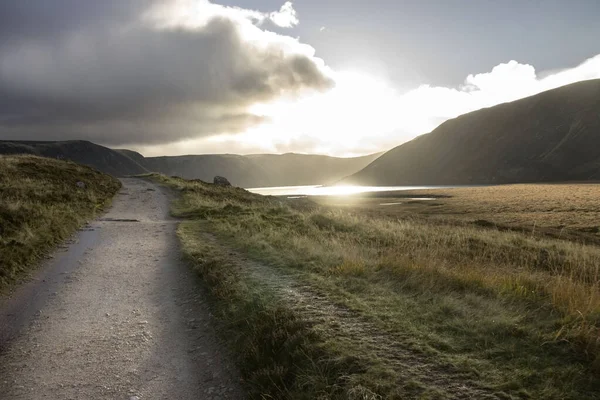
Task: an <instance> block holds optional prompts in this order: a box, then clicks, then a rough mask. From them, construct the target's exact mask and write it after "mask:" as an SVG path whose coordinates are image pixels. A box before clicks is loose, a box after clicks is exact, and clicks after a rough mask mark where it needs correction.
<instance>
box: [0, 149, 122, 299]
mask: <svg viewBox="0 0 600 400" xmlns="http://www.w3.org/2000/svg"><path fill="white" fill-rule="evenodd" d="M78 182H82V183H83V184H84V185H85V186H84V187H79V186H78ZM119 188H120V183H119V181H118V180H116V179H115V178H112V177H110V176H108V175H105V174H102V173H99V172H97V171H95V170H93V169H91V168H89V167H84V166H81V165H78V164H74V163H71V162H65V161H59V160H54V159H49V158H41V157H35V156H0V289H3V288H6V287H7V286H8V285H9V284H11V283H14V282H15V281H17V280H18V279H19V278H20V277H22V276H23V275H24V274H26V273H27V272H28V270H30V269H31V268H32V267H33V266H35V264H36V262H37V261H38V260H39V259H40V258H41V257H42V256H43V255H45V254H47V253H48V251H50V250H51V249H52V248H53V247H54V246H56V245H57V244H58V243H59V242H60V241H62V240H64V239H66V238H67V237H68V236H69V235H71V234H72V233H73V232H74V231H75V230H76V229H77V228H78V227H80V226H81V225H82V224H83V223H85V222H86V221H87V220H89V219H90V218H93V217H94V215H96V213H97V212H98V211H100V210H101V209H102V208H103V207H104V206H106V205H107V204H108V203H109V202H110V200H111V198H112V197H113V195H114V194H115V193H116V192H117V191H118V190H119Z"/></svg>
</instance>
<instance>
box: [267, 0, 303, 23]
mask: <svg viewBox="0 0 600 400" xmlns="http://www.w3.org/2000/svg"><path fill="white" fill-rule="evenodd" d="M269 19H270V20H271V22H273V23H274V24H275V25H277V26H279V27H281V28H292V27H294V26H296V25H298V24H299V23H300V21H299V20H298V17H297V15H296V10H294V5H293V3H292V2H291V1H287V2H285V3H284V4H283V5H282V6H281V9H280V10H279V11H274V12H272V13H271V14H269Z"/></svg>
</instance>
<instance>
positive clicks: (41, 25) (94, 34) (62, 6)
mask: <svg viewBox="0 0 600 400" xmlns="http://www.w3.org/2000/svg"><path fill="white" fill-rule="evenodd" d="M5 3H6V2H3V3H1V4H0V15H2V17H0V22H8V21H13V22H14V23H10V24H9V25H8V28H7V26H6V25H2V24H1V23H0V32H1V33H2V34H3V35H0V139H43V140H58V139H88V140H93V141H96V142H100V143H103V144H107V145H129V144H164V143H171V142H177V141H181V140H184V139H194V138H199V137H203V136H210V135H217V134H221V133H227V134H235V133H238V132H243V131H245V130H247V129H249V128H251V127H254V126H257V125H259V124H261V123H264V122H265V120H266V117H265V116H263V115H257V114H255V113H252V112H251V110H250V108H251V107H252V106H253V105H255V104H256V103H266V102H272V101H274V100H276V99H278V98H279V97H281V96H285V97H287V98H295V97H298V96H302V95H303V94H305V93H314V92H323V91H327V90H329V89H330V88H331V87H332V86H333V84H334V82H333V81H332V79H331V77H330V71H329V69H328V68H327V67H325V65H324V62H323V61H322V60H320V59H318V58H316V57H315V56H314V54H315V50H314V49H313V48H312V47H310V46H308V45H306V44H302V43H300V42H299V41H298V40H297V39H294V38H291V37H287V36H283V35H278V34H276V33H273V32H268V31H266V30H263V29H261V28H260V26H259V24H260V23H261V22H262V19H261V18H262V17H261V15H264V13H263V14H261V13H258V12H255V11H252V10H244V9H240V8H233V7H224V6H220V5H217V4H214V3H210V2H209V1H207V0H172V1H167V2H164V1H150V0H119V1H114V0H107V1H105V2H81V1H79V0H55V1H53V2H52V4H53V6H54V7H49V6H48V2H46V0H34V1H32V2H14V4H5ZM9 3H10V2H9ZM277 14H278V17H277V18H281V19H279V22H282V21H284V20H285V18H284V17H285V16H286V15H287V18H288V22H290V23H294V22H293V21H297V19H295V18H296V17H295V11H294V10H293V8H292V5H291V3H289V4H288V3H286V4H284V6H283V7H282V9H281V11H280V12H279V13H277ZM279 14H282V15H279ZM74 17H76V18H74ZM292 17H293V18H292ZM295 23H297V22H295Z"/></svg>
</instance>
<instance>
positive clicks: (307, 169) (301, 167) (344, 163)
mask: <svg viewBox="0 0 600 400" xmlns="http://www.w3.org/2000/svg"><path fill="white" fill-rule="evenodd" d="M377 156H378V154H373V155H370V156H364V157H356V158H336V157H328V156H321V155H305V154H293V153H289V154H281V155H277V154H257V155H248V156H240V155H234V154H223V155H221V154H219V155H197V156H179V157H149V158H146V159H145V160H146V164H145V166H146V167H147V168H148V169H150V170H151V171H155V172H161V173H164V174H165V175H177V176H180V177H182V178H186V179H202V180H204V181H210V182H212V179H213V177H214V176H215V175H222V176H225V177H227V179H229V181H230V182H231V183H232V184H233V185H235V186H241V187H270V186H297V185H316V184H327V183H333V182H335V181H337V180H339V179H341V178H343V177H344V176H348V175H349V174H352V173H354V172H356V171H360V170H361V169H362V168H364V167H365V166H367V165H368V164H369V163H370V162H372V161H373V160H374V159H375V158H377Z"/></svg>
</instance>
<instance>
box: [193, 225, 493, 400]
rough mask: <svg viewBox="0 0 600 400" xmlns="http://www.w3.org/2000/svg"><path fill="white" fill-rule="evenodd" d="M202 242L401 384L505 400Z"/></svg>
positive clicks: (322, 298)
mask: <svg viewBox="0 0 600 400" xmlns="http://www.w3.org/2000/svg"><path fill="white" fill-rule="evenodd" d="M203 236H204V239H205V241H206V242H208V243H210V244H211V245H213V246H216V247H217V248H221V249H222V250H223V254H226V255H228V261H230V262H232V263H233V264H234V265H238V266H239V267H240V271H242V273H244V274H247V276H248V277H249V278H250V279H251V280H252V281H254V282H256V283H257V284H259V285H265V286H267V287H268V288H269V290H270V291H272V292H273V293H275V295H276V296H277V297H278V298H279V299H280V300H281V301H284V302H285V303H286V306H287V307H289V308H291V309H293V310H295V311H297V312H298V313H299V314H300V315H302V316H304V317H306V318H307V319H309V320H311V321H315V322H316V323H317V324H322V325H325V326H327V327H328V330H327V331H328V333H329V332H336V333H337V336H335V337H336V338H340V339H342V340H344V341H346V342H348V343H350V344H351V345H352V346H356V347H357V348H360V349H361V350H363V351H364V352H368V353H369V354H375V355H376V356H377V358H378V359H379V360H380V361H383V363H384V364H385V365H386V366H387V367H389V368H391V369H393V370H394V372H395V373H396V376H398V379H399V382H402V381H404V382H411V381H412V382H414V381H418V382H421V383H422V384H424V386H426V387H427V388H428V389H431V388H435V389H436V390H437V391H439V392H442V393H444V396H445V398H448V399H457V400H464V399H484V400H492V399H501V398H504V397H498V396H497V395H495V394H494V392H493V391H492V390H490V389H487V388H483V387H481V386H479V385H477V384H476V383H474V382H472V381H471V380H469V379H468V377H465V374H462V375H461V373H460V372H458V371H452V367H451V366H449V365H441V364H439V363H437V362H435V361H434V360H431V359H428V358H427V356H425V355H424V354H422V353H419V352H417V351H414V350H412V349H410V348H407V347H406V346H403V345H402V344H401V343H400V342H399V341H398V340H397V339H395V338H394V336H393V334H391V333H388V332H385V331H383V330H382V329H381V328H380V327H378V326H376V325H375V324H373V323H372V322H370V321H367V320H366V319H365V318H364V317H362V316H361V315H360V314H359V313H358V312H356V311H353V310H351V309H349V308H347V307H345V306H343V305H341V304H337V303H336V302H334V301H332V300H330V299H329V298H328V297H327V295H325V294H323V293H319V292H318V291H316V290H315V288H314V287H312V286H311V285H309V284H307V283H304V282H302V281H301V280H299V279H298V278H296V277H295V276H294V275H293V274H291V273H288V272H285V271H282V270H281V269H278V268H275V267H271V266H269V265H266V264H263V263H260V262H257V261H253V260H250V259H248V258H247V257H245V256H244V255H243V254H242V253H241V252H239V251H237V250H236V249H235V248H234V247H233V246H231V245H228V244H225V243H223V242H222V241H220V240H218V239H217V238H216V236H215V235H213V234H211V233H209V232H208V231H207V230H206V229H205V230H204V232H203ZM330 337H331V336H330Z"/></svg>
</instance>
